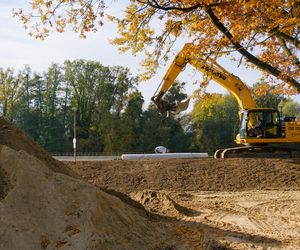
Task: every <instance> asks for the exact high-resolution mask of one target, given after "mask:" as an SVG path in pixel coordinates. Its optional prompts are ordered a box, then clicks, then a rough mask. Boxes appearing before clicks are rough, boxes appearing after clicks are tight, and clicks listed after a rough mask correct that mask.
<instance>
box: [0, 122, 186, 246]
mask: <svg viewBox="0 0 300 250" xmlns="http://www.w3.org/2000/svg"><path fill="white" fill-rule="evenodd" d="M0 127H1V133H0V134H1V144H2V145H1V148H0V168H1V173H4V174H1V178H0V181H1V183H2V184H3V183H4V180H5V181H7V182H8V183H7V185H2V186H5V188H3V187H1V190H2V191H1V198H2V199H1V200H0V249H6V250H10V249H31V250H34V249H144V248H145V247H147V248H148V249H172V248H171V246H172V245H176V246H179V248H178V249H188V248H189V247H188V245H186V244H187V243H185V242H179V241H180V238H178V237H177V236H176V234H175V232H172V230H169V229H168V228H166V226H164V225H163V224H159V225H158V224H157V223H158V222H157V223H152V222H151V221H149V218H148V217H147V213H146V212H145V210H142V209H137V208H134V207H131V206H130V205H128V204H126V203H124V202H122V201H121V200H120V199H119V198H117V197H114V196H112V195H109V194H107V193H105V192H103V191H101V190H100V189H99V188H97V187H95V186H93V185H90V184H88V183H86V182H84V181H82V180H80V179H78V178H73V177H71V176H69V175H65V174H63V173H71V174H72V171H70V170H68V169H67V167H66V166H64V165H61V164H60V163H58V162H56V161H54V160H53V159H51V158H50V156H49V155H48V154H46V153H45V152H44V151H43V150H42V149H41V148H40V147H39V146H38V145H36V144H35V143H34V142H33V141H32V140H31V139H30V138H28V137H27V136H26V135H24V134H23V133H22V132H21V131H20V130H18V129H16V128H15V127H14V126H12V125H10V124H8V123H7V122H6V121H4V120H1V125H0ZM10 135H11V137H9V136H10ZM5 144H6V145H5ZM53 170H55V171H53ZM62 172H63V173H62ZM7 187H9V189H7Z"/></svg>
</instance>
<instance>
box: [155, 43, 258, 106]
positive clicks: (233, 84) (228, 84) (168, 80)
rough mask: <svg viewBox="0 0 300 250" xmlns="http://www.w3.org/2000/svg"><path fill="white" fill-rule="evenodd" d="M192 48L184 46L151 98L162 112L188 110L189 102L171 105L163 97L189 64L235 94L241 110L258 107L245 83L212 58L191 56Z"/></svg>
mask: <svg viewBox="0 0 300 250" xmlns="http://www.w3.org/2000/svg"><path fill="white" fill-rule="evenodd" d="M192 48H193V44H191V43H187V44H185V45H184V47H183V49H182V50H181V51H180V52H179V53H178V55H177V56H176V57H175V59H174V60H173V62H172V63H171V65H170V67H169V68H168V70H167V72H166V74H165V75H164V77H163V80H162V84H161V88H160V89H159V91H157V92H156V93H155V94H154V96H153V97H152V98H151V99H152V101H153V102H154V103H155V104H156V106H157V108H158V110H159V111H160V112H165V111H173V112H174V111H175V112H180V111H182V110H184V108H187V105H188V102H185V103H171V104H170V103H167V102H166V101H164V99H163V96H164V95H165V93H166V92H167V91H168V89H169V88H170V87H171V86H172V84H173V83H174V81H175V79H176V78H177V76H178V75H179V74H180V73H181V71H183V70H184V68H185V66H186V65H187V64H188V63H189V64H190V65H192V66H193V67H194V68H195V69H197V70H198V71H200V72H202V73H203V74H205V75H206V76H207V77H209V78H210V79H212V80H214V81H215V82H217V83H218V84H220V85H221V86H223V87H224V88H225V89H227V90H228V91H229V92H230V93H231V94H233V95H234V97H235V98H236V100H237V102H238V104H239V107H240V109H241V110H245V109H252V108H255V107H256V105H255V102H254V100H253V98H252V95H251V92H250V89H249V88H248V86H247V85H246V84H245V83H243V82H242V81H241V80H240V79H239V78H238V77H237V76H235V75H233V74H230V73H229V72H228V71H227V70H226V69H224V68H223V67H221V66H220V65H219V64H218V63H217V62H216V61H214V60H213V59H212V58H210V57H208V58H206V59H203V58H202V57H201V56H189V54H190V51H191V49H192Z"/></svg>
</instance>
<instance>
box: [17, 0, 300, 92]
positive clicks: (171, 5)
mask: <svg viewBox="0 0 300 250" xmlns="http://www.w3.org/2000/svg"><path fill="white" fill-rule="evenodd" d="M104 3H105V1H103V0H82V1H73V0H64V1H62V0H53V1H51V0H49V1H40V0H34V1H33V2H32V4H31V6H32V10H33V13H31V14H27V13H24V12H23V10H17V11H15V15H17V16H19V17H20V18H21V20H22V21H23V23H24V25H25V26H26V27H28V26H30V25H31V24H34V23H35V25H34V26H33V28H34V33H33V34H34V35H35V36H36V37H39V38H44V37H45V36H47V35H48V33H49V29H51V28H55V29H56V30H57V31H58V32H62V31H64V29H65V27H66V25H71V26H72V27H73V30H74V31H76V32H79V33H80V35H81V36H85V34H86V33H87V32H89V31H95V29H96V22H99V21H100V25H102V24H103V23H102V16H103V10H104ZM299 15H300V4H299V2H298V1H293V0H288V1H286V0H268V1H260V0H251V1H225V0H219V1H211V0H203V1H196V0H189V1H179V0H173V1H163V0H132V1H130V4H129V5H128V6H127V8H126V12H125V16H124V17H123V18H117V17H111V20H113V21H115V22H117V24H118V26H119V29H118V32H119V35H120V36H119V37H118V38H116V39H115V40H114V43H115V44H116V45H118V46H119V47H120V49H121V50H122V51H126V50H132V52H133V54H136V53H138V52H141V51H144V52H145V54H146V59H145V61H144V62H143V65H144V67H145V69H146V74H145V75H144V77H145V78H148V77H150V76H152V75H153V74H154V73H155V70H156V68H157V67H158V65H159V63H160V59H161V58H163V59H164V60H168V55H169V54H170V51H171V48H172V46H173V45H174V43H175V41H176V40H177V39H178V38H182V37H186V38H187V39H188V40H189V41H190V42H193V43H194V45H195V47H194V49H191V51H190V52H189V53H190V55H199V54H200V55H204V56H207V55H210V56H213V57H216V58H218V57H221V56H232V57H233V58H235V59H236V60H240V62H241V63H244V64H245V65H248V66H252V67H256V68H258V69H259V70H261V71H262V72H263V73H265V74H264V79H265V80H267V79H268V78H270V76H272V77H271V78H272V81H273V82H274V83H276V84H277V85H278V86H277V87H278V88H279V89H280V90H289V91H291V90H294V91H297V92H300V83H299V77H300V60H299V58H298V57H297V55H298V54H299V49H300V33H299V28H300V19H299ZM55 18H56V19H55ZM153 20H154V21H155V22H153ZM35 21H36V22H35ZM155 27H158V28H156V29H155Z"/></svg>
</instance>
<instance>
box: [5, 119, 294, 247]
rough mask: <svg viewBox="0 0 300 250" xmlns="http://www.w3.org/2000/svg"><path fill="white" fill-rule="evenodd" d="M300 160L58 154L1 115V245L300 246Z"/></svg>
mask: <svg viewBox="0 0 300 250" xmlns="http://www.w3.org/2000/svg"><path fill="white" fill-rule="evenodd" d="M299 203H300V160H276V159H217V160H214V159H172V160H148V161H147V160H143V161H121V160H114V161H100V162H77V163H74V162H69V163H67V165H66V164H64V163H62V162H59V161H56V160H54V159H53V158H52V157H51V156H50V155H49V154H47V152H46V151H45V150H43V149H42V148H41V147H40V146H39V145H37V144H36V143H35V142H34V141H33V140H32V139H31V138H29V137H28V136H27V135H26V134H24V133H23V132H22V131H21V130H19V129H18V128H16V127H15V126H13V125H12V124H10V123H9V122H7V121H5V120H3V119H0V249H1V250H2V249H5V250H19V249H25V250H27V249H28V250H35V249H36V250H40V249H55V250H56V249H57V250H59V249H61V250H66V249H68V250H82V249H87V250H90V249H91V250H92V249H101V250H102V249H117V250H119V249H128V250H129V249H130V250H131V249H149V250H175V249H178V250H181V249H182V250H185V249H200V250H201V249H209V250H216V249H219V250H220V249H300V204H299Z"/></svg>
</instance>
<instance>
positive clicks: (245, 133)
mask: <svg viewBox="0 0 300 250" xmlns="http://www.w3.org/2000/svg"><path fill="white" fill-rule="evenodd" d="M239 133H240V134H239V135H240V138H241V139H247V138H280V137H282V129H281V122H280V114H279V112H278V110H275V109H269V108H268V109H267V108H266V109H249V110H244V111H242V112H241V123H240V131H239Z"/></svg>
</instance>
